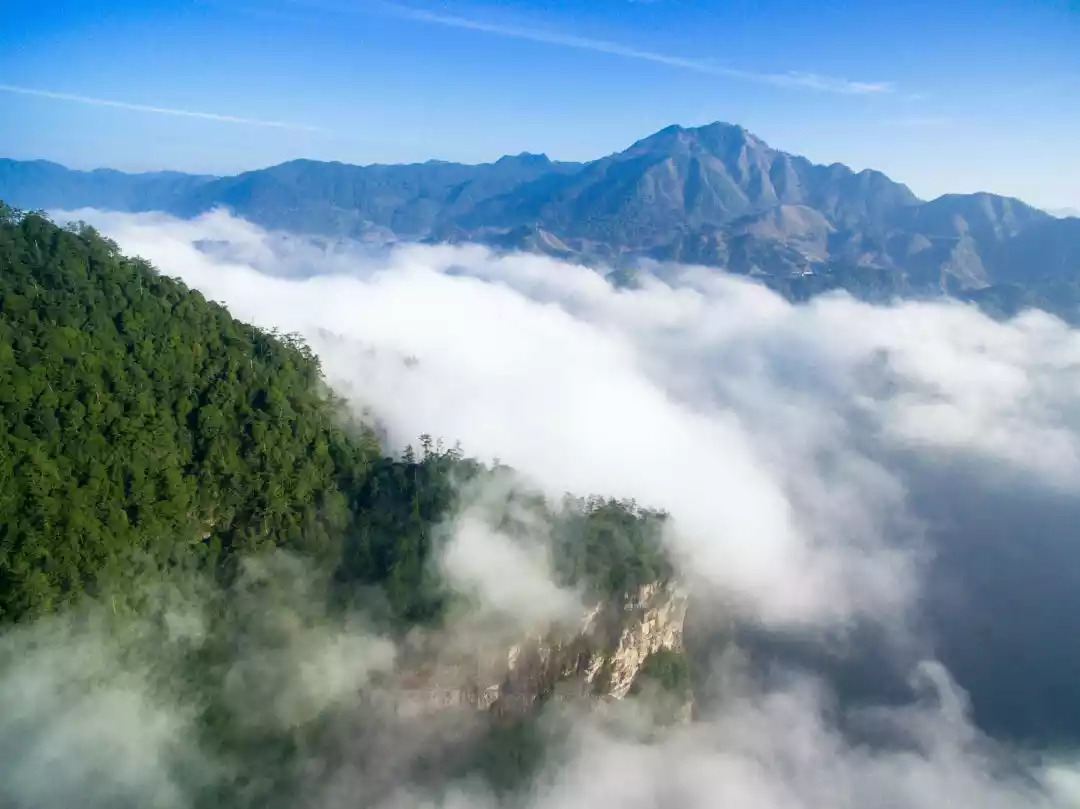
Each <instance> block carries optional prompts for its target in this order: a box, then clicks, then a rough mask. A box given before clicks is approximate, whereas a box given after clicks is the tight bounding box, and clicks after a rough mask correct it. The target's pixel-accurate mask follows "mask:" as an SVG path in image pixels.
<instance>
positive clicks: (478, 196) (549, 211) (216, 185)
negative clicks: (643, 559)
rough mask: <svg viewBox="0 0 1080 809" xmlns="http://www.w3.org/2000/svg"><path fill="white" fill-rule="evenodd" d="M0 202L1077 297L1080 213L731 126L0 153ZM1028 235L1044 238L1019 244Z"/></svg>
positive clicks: (825, 282) (836, 280)
mask: <svg viewBox="0 0 1080 809" xmlns="http://www.w3.org/2000/svg"><path fill="white" fill-rule="evenodd" d="M0 199H4V200H5V201H7V202H8V203H10V204H13V205H16V206H19V207H25V208H79V207H97V208H107V209H112V210H121V211H148V210H161V211H165V212H167V213H171V214H174V215H177V216H181V217H188V218H190V217H194V216H197V215H199V214H201V213H204V212H206V211H209V210H212V209H214V208H219V207H224V208H227V209H229V210H230V211H232V212H233V213H234V214H236V215H238V216H241V217H243V218H245V219H249V220H251V221H253V222H254V223H256V224H258V225H261V226H263V227H267V228H273V229H281V230H289V231H294V232H300V233H310V234H317V235H328V236H335V237H337V236H344V237H351V238H361V239H365V240H371V239H374V240H379V241H398V240H409V241H428V242H480V243H484V244H488V245H491V246H493V247H495V248H497V249H505V250H514V249H518V250H526V251H532V252H541V253H547V254H550V255H553V256H557V257H560V258H564V259H569V260H575V261H582V262H585V263H604V264H608V265H613V266H614V267H615V268H616V269H625V268H627V266H633V265H636V264H639V263H640V262H641V261H642V260H653V261H680V262H688V263H697V264H705V265H708V266H715V267H718V268H721V269H724V270H727V271H729V272H734V273H740V274H744V275H752V276H755V277H760V278H762V279H763V280H765V281H766V282H767V283H769V284H770V285H771V286H773V287H774V288H778V289H784V290H787V289H789V288H791V287H792V285H801V286H804V287H806V286H809V287H812V288H813V289H815V290H818V291H820V290H824V289H832V288H838V287H839V288H844V289H847V290H848V291H850V292H852V293H853V294H856V295H859V296H864V297H876V296H880V295H881V294H882V290H883V289H884V290H888V294H889V295H915V296H925V295H942V294H944V295H956V296H960V297H967V298H970V297H972V296H973V295H976V294H978V295H981V296H983V297H986V296H987V293H986V290H991V291H992V290H993V289H994V288H995V287H997V286H999V285H1001V284H1005V283H1008V284H1017V283H1020V284H1022V285H1023V284H1027V283H1028V281H1029V280H1030V281H1031V283H1033V284H1035V286H1036V287H1038V286H1039V285H1040V284H1043V283H1049V282H1050V281H1052V282H1053V283H1054V284H1058V285H1060V284H1061V283H1066V284H1068V285H1074V286H1077V288H1080V258H1077V255H1078V253H1080V244H1077V243H1075V239H1076V237H1075V236H1074V229H1073V228H1071V227H1070V226H1069V225H1068V223H1069V222H1070V221H1073V220H1069V219H1055V218H1054V217H1053V216H1051V214H1048V213H1046V212H1044V211H1041V210H1039V209H1037V208H1034V207H1033V206H1030V205H1028V204H1026V203H1024V202H1023V201H1021V200H1018V199H1015V198H1011V197H1005V196H1001V195H996V194H989V193H986V192H979V193H975V194H945V195H942V196H939V197H937V198H935V199H932V200H922V199H920V198H919V197H917V196H916V195H915V194H914V193H913V192H912V191H911V189H910V188H908V187H907V186H906V185H904V184H903V183H900V182H897V181H895V180H893V179H892V178H890V177H888V176H887V175H886V174H884V173H882V172H880V171H877V170H874V169H862V170H860V171H855V170H853V169H851V168H849V167H848V166H846V165H844V164H841V163H832V164H829V165H823V164H816V163H813V162H811V161H810V160H808V159H807V158H805V157H802V156H799V155H794V154H790V153H788V152H785V151H782V150H779V149H775V148H773V147H772V146H770V145H769V144H767V143H766V142H765V141H764V140H762V139H761V138H759V137H757V136H756V135H754V134H753V133H751V132H749V131H748V130H746V129H745V128H743V127H742V126H739V125H735V124H728V123H722V122H715V123H712V124H707V125H705V126H700V127H689V128H688V127H683V126H680V125H678V124H673V125H671V126H668V127H665V128H664V129H661V130H659V131H657V132H655V133H653V134H651V135H648V136H646V137H644V138H641V139H638V140H636V141H634V142H633V143H631V144H630V145H629V146H628V147H627V148H626V149H624V150H623V151H621V152H616V153H613V154H610V155H607V156H604V157H601V158H598V159H596V160H592V161H588V162H585V163H573V162H562V161H553V160H551V159H550V158H549V157H548V156H547V155H546V154H532V153H528V152H522V153H520V154H517V155H504V156H503V157H501V158H499V159H497V160H495V161H493V162H489V163H480V164H475V165H468V164H463V163H455V162H450V161H436V160H432V161H427V162H424V163H410V164H369V165H362V166H361V165H353V164H348V163H342V162H323V161H315V160H309V159H297V160H291V161H287V162H284V163H280V164H277V165H275V166H269V167H267V168H264V169H256V170H253V171H248V172H242V173H240V174H237V175H232V176H224V177H213V176H206V175H185V174H178V173H168V172H154V173H150V174H143V175H133V174H124V173H122V172H113V171H111V170H95V171H91V172H77V171H71V170H68V169H64V168H63V167H62V166H60V165H59V164H55V163H51V162H48V161H29V162H19V161H12V160H0ZM1032 232H1036V233H1044V234H1045V237H1046V238H1045V239H1040V238H1035V237H1032V236H1030V235H1027V236H1025V235H1024V234H1030V233H1032ZM1022 237H1023V238H1022ZM1027 243H1033V244H1034V245H1035V246H1038V249H1037V250H1036V251H1035V252H1036V253H1037V254H1038V259H1037V260H1038V261H1039V262H1040V266H1039V267H1031V266H1029V264H1030V261H1032V260H1033V259H1032V258H1030V256H1031V252H1030V251H1025V250H1024V249H1023V245H1024V244H1027ZM1046 245H1049V246H1046ZM1043 268H1050V269H1052V272H1050V276H1052V277H1047V273H1046V272H1045V271H1044V269H1043ZM807 279H812V283H809V284H808V282H807ZM1030 292H1031V290H1027V291H1026V292H1025V299H1028V300H1042V299H1044V298H1046V306H1047V307H1048V308H1050V309H1051V310H1053V311H1055V312H1056V313H1057V314H1061V315H1063V316H1066V317H1068V318H1069V319H1071V320H1077V319H1080V311H1077V310H1076V309H1075V308H1074V307H1072V305H1071V304H1070V305H1069V307H1068V308H1067V309H1065V310H1062V309H1061V307H1060V306H1058V307H1057V308H1056V309H1055V305H1054V300H1053V299H1051V298H1060V296H1057V295H1055V296H1050V297H1048V296H1047V295H1045V294H1043V292H1040V291H1039V289H1035V290H1034V294H1033V295H1032V294H1028V293H1030ZM989 297H991V298H993V297H994V296H993V294H990V295H989ZM1066 297H1068V296H1066Z"/></svg>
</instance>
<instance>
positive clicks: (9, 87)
mask: <svg viewBox="0 0 1080 809" xmlns="http://www.w3.org/2000/svg"><path fill="white" fill-rule="evenodd" d="M0 92H5V93H16V94H18V95H24V96H34V97H36V98H50V99H53V100H55V101H72V102H75V103H78V104H92V105H95V106H98V107H115V108H117V109H122V110H133V111H135V112H150V113H155V114H157V115H175V116H180V117H183V118H200V119H202V120H204V121H219V122H221V123H227V124H241V125H244V126H264V127H271V128H274V129H292V130H297V131H302V132H324V133H325V132H329V131H330V130H328V129H324V128H323V127H319V126H311V125H309V124H300V123H294V122H291V121H265V120H263V119H261V118H244V117H241V116H238V115H220V114H218V113H216V112H200V111H198V110H182V109H176V108H175V107H157V106H152V105H149V104H132V103H129V102H127V101H114V100H112V99H108V98H95V97H93V96H84V95H76V94H74V93H59V92H56V91H53V90H42V89H39V88H36V87H20V86H18V85H14V84H0Z"/></svg>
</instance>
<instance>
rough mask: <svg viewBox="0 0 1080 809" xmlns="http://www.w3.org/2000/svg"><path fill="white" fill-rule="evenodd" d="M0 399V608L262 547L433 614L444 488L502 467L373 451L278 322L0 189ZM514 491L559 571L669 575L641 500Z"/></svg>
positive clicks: (591, 580) (594, 576) (225, 576)
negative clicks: (257, 317)
mask: <svg viewBox="0 0 1080 809" xmlns="http://www.w3.org/2000/svg"><path fill="white" fill-rule="evenodd" d="M0 418H2V421H3V424H4V426H5V429H4V430H3V432H2V434H0V620H3V621H7V622H10V621H18V620H20V619H24V618H30V617H33V616H36V615H40V614H42V613H46V612H49V611H53V610H56V609H58V608H61V607H63V606H64V605H65V604H70V603H73V602H75V601H78V600H79V599H80V598H81V597H83V596H85V595H89V596H91V597H98V598H101V597H104V596H105V595H108V596H109V598H110V599H111V601H112V603H113V604H114V606H115V604H117V603H120V604H124V603H126V598H127V597H128V596H129V595H130V594H131V590H132V584H133V579H135V578H137V577H136V576H135V575H134V573H133V571H143V574H141V575H151V574H153V575H161V574H164V575H168V574H169V572H170V571H174V570H178V571H192V570H194V571H201V572H207V573H209V574H212V575H213V576H214V577H215V578H216V579H218V580H220V581H221V582H223V583H225V584H227V583H228V582H229V581H230V579H231V577H233V576H234V575H235V572H236V569H237V564H238V561H239V560H240V559H242V558H244V557H245V556H247V555H251V554H258V553H260V552H262V551H264V550H267V549H270V548H282V549H286V550H288V551H291V552H294V553H296V554H298V555H300V556H302V557H303V558H305V559H306V560H308V561H309V563H310V564H311V565H313V566H315V567H316V568H317V569H319V570H321V571H324V572H325V574H326V575H327V577H328V581H330V582H332V583H333V587H332V588H330V589H329V591H328V592H331V593H332V595H333V596H334V597H335V598H338V599H343V600H345V601H346V602H352V601H355V599H356V598H357V597H358V594H363V596H364V598H366V599H368V602H367V603H369V604H377V605H378V606H379V608H380V609H381V610H382V612H383V617H385V618H386V619H387V620H389V621H394V622H398V623H400V624H406V625H407V624H411V623H416V622H430V621H434V620H437V619H438V618H439V616H440V615H441V614H442V613H443V611H444V609H445V607H446V605H447V599H448V598H449V595H448V593H447V592H446V589H445V587H444V586H443V585H442V583H441V582H440V581H439V576H438V570H437V566H436V565H434V564H433V563H432V552H433V549H435V547H436V545H437V543H438V541H439V537H440V534H441V532H442V531H444V530H445V525H444V522H445V520H446V519H447V517H448V516H449V515H451V514H452V512H453V508H454V506H455V503H456V502H457V499H458V492H459V491H460V489H461V486H462V485H463V484H465V483H467V482H470V481H474V480H476V479H477V478H478V477H481V476H485V475H495V474H500V473H502V472H503V471H504V470H501V469H492V468H489V467H485V466H484V465H482V464H480V463H478V462H476V461H474V460H472V459H469V458H467V457H465V456H464V454H463V453H462V452H461V451H460V450H459V449H457V448H453V449H449V450H448V449H443V448H442V446H441V444H434V445H433V442H432V440H431V439H430V438H429V437H427V436H423V437H420V438H419V439H418V440H419V444H418V446H417V449H416V450H414V449H412V448H409V449H407V450H406V451H405V452H404V453H402V454H401V455H399V456H393V455H390V454H387V453H386V452H385V451H384V450H383V448H381V447H380V445H379V442H378V440H377V438H376V436H375V434H374V433H373V432H372V431H371V429H369V428H367V427H365V426H363V425H361V424H358V423H357V422H356V421H355V420H354V419H353V418H351V417H350V416H349V411H348V408H347V407H346V403H345V402H343V401H341V400H339V399H337V398H335V397H334V395H333V394H332V393H331V391H329V389H328V388H327V387H326V385H325V384H324V382H323V378H322V374H321V370H320V366H319V361H318V359H317V357H315V356H314V355H313V354H312V352H311V351H310V350H309V349H308V347H307V346H306V345H305V344H304V343H303V341H302V340H300V339H299V338H298V337H297V336H295V335H283V334H277V333H268V332H266V331H263V330H261V329H258V328H254V327H252V326H250V325H247V324H244V323H241V322H239V321H238V320H236V319H235V318H233V317H232V316H231V315H230V314H229V313H228V311H227V310H226V309H225V308H224V307H222V306H220V305H218V304H216V303H213V302H210V301H207V300H206V299H205V298H204V297H203V296H202V295H201V294H199V292H197V291H195V290H192V289H189V288H187V287H186V286H185V285H184V284H183V283H181V282H180V281H178V280H176V279H173V278H169V277H166V276H163V275H161V274H160V273H158V272H157V271H156V270H155V269H154V268H153V267H152V266H151V265H150V264H148V263H147V262H146V261H144V260H142V259H139V258H131V257H127V256H124V255H122V254H121V252H120V250H119V248H118V247H117V245H116V244H115V243H113V242H111V241H110V240H108V239H106V238H104V237H102V236H101V235H99V234H98V233H97V232H96V231H94V230H93V229H92V228H90V227H89V226H87V225H85V224H82V223H74V224H70V225H68V226H66V227H59V226H57V225H55V224H53V223H52V222H51V221H49V220H48V219H47V218H46V217H45V216H43V215H41V214H38V213H23V212H20V211H17V210H15V209H13V208H10V207H7V206H3V207H0ZM519 499H521V500H522V502H526V501H527V502H528V503H530V504H531V505H530V507H531V508H533V509H538V510H539V511H540V512H541V513H542V516H543V518H544V519H545V520H546V521H547V522H548V523H549V524H550V525H551V526H552V530H551V532H550V535H551V542H552V551H553V561H554V567H555V569H556V571H557V574H558V575H559V577H560V578H561V580H562V581H563V583H566V584H576V585H581V586H583V587H585V588H586V589H588V590H591V591H593V592H594V593H596V594H598V595H611V596H617V595H619V594H622V593H628V592H629V591H631V590H633V589H634V588H636V587H638V586H640V584H642V583H645V582H648V581H653V580H655V579H657V578H662V577H665V576H667V575H669V574H670V569H669V563H668V562H667V560H666V559H665V557H664V555H663V553H662V552H661V549H660V543H659V534H660V528H661V525H662V523H663V520H664V515H663V514H661V513H658V512H652V511H649V510H646V509H642V508H639V507H638V506H637V505H636V504H634V503H632V502H621V501H614V500H606V499H603V498H575V497H570V496H569V495H568V496H567V497H566V498H565V499H564V501H563V502H561V503H557V504H548V503H546V502H544V501H543V500H542V499H540V498H538V497H536V496H535V495H528V496H523V497H522V498H519ZM373 591H377V593H378V598H377V599H375V600H374V601H373V600H372V599H371V595H372V592H373Z"/></svg>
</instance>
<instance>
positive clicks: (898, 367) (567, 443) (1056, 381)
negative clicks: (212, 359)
mask: <svg viewBox="0 0 1080 809" xmlns="http://www.w3.org/2000/svg"><path fill="white" fill-rule="evenodd" d="M94 218H95V219H96V221H98V222H99V224H101V225H102V226H103V227H104V229H105V230H106V232H108V233H109V234H110V235H112V236H114V237H116V238H117V239H118V240H119V241H120V242H121V244H123V245H124V247H125V248H126V249H128V250H131V251H133V252H136V253H139V254H141V255H144V256H146V257H147V258H149V259H151V260H152V261H154V262H155V263H156V264H157V265H158V266H159V267H161V269H162V270H163V271H165V272H166V273H170V274H177V275H180V276H181V277H183V278H184V279H185V280H187V281H188V282H189V283H191V284H192V285H194V286H196V287H198V288H199V289H200V290H202V291H203V292H204V293H206V294H208V295H209V296H211V297H213V298H216V299H218V300H221V301H223V302H225V303H227V304H228V305H229V307H230V308H231V309H232V310H233V311H234V313H236V314H237V315H238V316H239V317H241V318H243V319H249V320H252V321H254V322H257V323H259V324H261V325H266V326H277V327H280V328H282V329H284V330H286V331H294V330H295V331H299V332H301V333H303V334H305V335H306V336H307V337H308V338H309V340H310V341H311V342H312V345H313V347H314V348H315V349H316V351H317V352H318V353H319V354H320V355H321V357H322V359H323V362H324V366H325V369H326V371H327V374H328V376H329V378H330V380H331V382H332V384H334V385H335V386H337V387H339V388H341V389H343V390H345V391H346V392H347V393H348V394H349V395H351V396H352V397H353V398H354V399H355V400H356V401H358V402H361V403H363V404H364V405H367V406H369V407H370V408H371V409H372V411H373V412H374V413H375V414H376V415H377V416H378V417H379V419H380V420H381V421H382V422H383V423H384V424H385V426H386V427H387V428H388V429H389V432H390V435H391V437H392V439H393V440H394V441H395V442H396V443H397V444H398V445H401V446H403V445H404V444H405V443H408V442H411V441H415V439H416V436H418V435H420V434H421V433H425V432H427V433H432V434H435V435H437V436H442V437H443V438H445V439H447V440H448V441H451V442H453V441H456V440H460V441H461V442H462V444H463V445H464V447H465V448H466V450H467V451H468V452H470V453H475V454H478V455H479V456H481V457H487V458H491V457H499V458H501V459H502V460H503V461H505V462H507V463H509V464H510V465H512V466H514V467H516V468H517V469H519V470H520V471H521V472H522V473H524V474H525V475H527V476H528V477H529V478H531V479H532V480H534V481H536V482H537V483H538V484H539V485H541V486H542V487H543V488H544V489H546V490H547V491H549V492H551V493H553V494H560V493H561V492H563V491H567V490H569V491H573V492H576V493H599V494H606V495H612V496H622V497H634V498H636V499H638V501H639V502H642V503H644V504H647V505H650V506H654V507H660V508H665V509H668V510H669V511H670V512H671V513H672V514H673V516H674V518H675V520H674V524H675V526H676V530H675V532H674V534H673V541H674V547H675V549H676V550H677V551H678V552H680V553H681V554H682V555H683V556H684V557H685V558H686V559H688V560H690V561H689V564H688V568H689V569H691V570H692V571H693V572H694V573H695V574H696V575H699V576H701V577H703V578H704V579H706V580H708V581H709V582H711V583H712V584H713V585H715V586H718V587H720V588H722V589H723V590H725V591H727V592H729V594H730V595H731V596H732V597H734V598H735V599H736V600H737V601H738V602H739V603H741V604H743V605H748V606H749V607H750V608H752V609H753V610H754V611H757V612H759V613H760V614H761V615H763V616H765V617H767V618H769V619H774V620H781V621H784V620H796V621H798V620H803V619H806V618H812V619H820V618H826V619H828V618H834V619H835V618H844V617H846V616H850V615H851V614H853V613H856V612H860V611H863V612H870V613H880V614H889V613H893V612H902V610H901V607H902V605H903V604H904V603H905V602H906V601H907V600H908V599H909V598H910V596H911V587H912V586H913V584H914V579H913V570H912V567H911V565H912V559H913V557H912V556H911V555H910V554H909V553H905V552H901V551H898V550H897V549H896V545H897V544H898V543H901V542H902V543H903V544H906V545H907V546H908V547H909V548H910V547H913V546H914V545H915V544H917V540H918V536H919V526H918V523H917V521H914V520H912V519H911V517H910V515H909V514H908V512H907V510H906V503H905V485H904V482H903V480H902V479H901V478H900V476H898V474H897V473H896V471H895V469H893V468H892V466H891V465H890V463H889V461H888V458H887V457H886V456H888V455H890V454H895V453H898V452H899V453H905V452H907V453H919V454H922V455H929V456H934V455H935V454H939V455H942V456H949V457H953V458H955V457H962V458H970V459H973V460H976V461H979V462H984V463H986V464H989V465H990V466H991V467H992V468H994V469H998V470H1000V472H1001V474H1003V475H1007V474H1018V475H1019V474H1024V475H1035V476H1038V478H1039V479H1041V480H1045V481H1047V482H1049V483H1051V484H1053V485H1055V486H1059V487H1062V486H1063V487H1070V486H1076V485H1078V484H1080V441H1078V435H1080V408H1078V407H1077V402H1080V336H1078V335H1077V334H1076V333H1074V332H1073V331H1071V330H1069V329H1068V328H1066V327H1065V326H1063V325H1062V324H1060V323H1059V322H1057V321H1055V320H1052V319H1050V318H1048V317H1046V316H1042V315H1037V314H1029V315H1025V316H1024V317H1021V318H1019V319H1017V320H1016V321H1013V322H1011V323H1008V324H1002V323H997V322H994V321H992V320H990V319H988V318H986V317H984V316H983V315H981V314H979V313H978V312H976V311H975V310H973V309H971V308H969V307H965V306H961V305H958V304H946V303H905V304H899V305H896V306H891V307H875V306H871V305H868V304H863V303H859V302H856V301H854V300H851V299H850V298H847V297H844V296H833V297H827V298H821V299H818V300H816V301H814V302H813V303H811V304H809V305H805V306H793V305H791V304H789V303H787V302H785V301H784V300H782V299H781V298H779V297H778V296H776V295H774V294H773V293H771V292H769V291H767V290H765V289H763V288H761V287H759V286H756V285H753V284H750V283H747V282H745V281H743V280H740V279H737V278H732V277H727V276H723V275H720V274H716V273H709V272H706V271H703V270H700V269H694V268H687V269H685V270H684V271H682V273H681V274H678V275H677V277H676V281H677V284H676V285H674V286H669V285H668V284H664V283H660V282H659V281H652V282H648V283H646V284H645V285H644V286H643V287H642V288H640V289H632V290H620V291H616V290H615V289H613V288H612V287H610V286H609V285H608V284H607V283H606V282H605V281H604V280H603V278H601V277H600V276H599V275H598V274H596V273H594V272H593V271H591V270H588V269H585V268H582V267H579V266H574V265H568V264H564V263H560V262H558V261H555V260H553V259H548V258H544V257H538V256H528V255H514V256H497V255H494V254H492V253H490V252H488V251H487V250H485V249H483V248H480V247H477V246H466V247H448V246H439V247H422V246H415V245H413V246H403V247H399V248H397V249H395V250H393V251H391V252H390V253H388V254H380V255H374V254H368V253H364V252H362V251H359V250H357V249H355V248H353V247H350V246H348V245H342V244H338V245H334V246H332V247H331V248H330V249H329V250H327V251H325V252H324V253H323V255H324V256H325V262H326V264H325V266H326V267H329V268H330V270H329V272H330V274H315V273H317V272H319V269H318V268H317V265H318V264H319V259H318V257H317V255H316V256H313V255H312V254H311V251H312V250H313V248H312V247H311V245H306V244H304V243H303V242H300V241H297V242H290V241H282V240H281V239H280V238H278V237H274V238H273V239H271V237H268V236H267V234H265V233H263V232H262V231H260V230H259V229H258V228H255V227H254V226H252V225H250V224H248V223H244V222H239V221H237V220H234V219H231V218H230V217H228V216H227V215H226V214H224V213H220V212H219V213H214V214H210V215H207V216H204V217H202V218H201V219H199V220H196V221H194V222H180V221H176V220H171V219H167V218H163V217H160V216H156V215H140V216H129V215H95V217H94ZM199 239H210V240H219V241H227V242H230V243H233V244H234V245H237V246H234V247H233V248H230V250H229V252H228V255H230V256H233V257H236V256H242V257H243V261H236V260H233V259H230V260H220V259H218V258H216V257H214V256H213V255H208V254H206V253H202V252H200V251H199V250H198V249H197V248H196V246H195V244H196V242H197V241H198V240H199ZM271 247H272V248H273V249H270V248H271ZM238 251H239V252H238ZM316 253H318V251H316ZM244 262H251V263H250V264H249V263H244ZM264 265H265V266H266V267H267V268H268V269H270V270H271V271H272V272H273V273H274V275H273V276H272V277H271V276H267V275H265V274H263V273H262V272H260V269H261V268H262V267H263V266H264ZM290 265H291V266H292V267H293V271H292V273H293V274H292V275H287V274H283V273H284V272H285V271H284V270H283V269H282V268H283V267H286V266H290ZM297 267H302V268H310V271H311V273H312V274H311V275H309V276H306V277H297V276H296V274H295V272H296V268H297ZM360 347H363V349H364V350H362V351H361V350H359V348H360ZM405 357H412V358H415V359H416V360H418V362H416V363H404V362H402V359H403V358H405Z"/></svg>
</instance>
